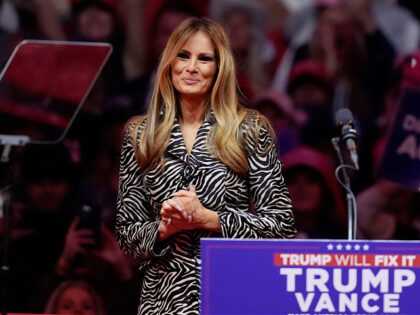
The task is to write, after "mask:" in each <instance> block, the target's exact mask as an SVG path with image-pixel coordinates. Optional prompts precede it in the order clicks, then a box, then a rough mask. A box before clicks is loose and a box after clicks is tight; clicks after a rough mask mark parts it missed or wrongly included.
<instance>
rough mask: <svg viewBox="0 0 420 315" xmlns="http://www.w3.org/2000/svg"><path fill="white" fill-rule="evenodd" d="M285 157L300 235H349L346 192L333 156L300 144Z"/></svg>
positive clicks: (298, 235) (334, 236) (338, 236)
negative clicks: (346, 223)
mask: <svg viewBox="0 0 420 315" xmlns="http://www.w3.org/2000/svg"><path fill="white" fill-rule="evenodd" d="M282 161H283V162H284V178H285V181H286V183H287V187H288V189H289V192H290V197H291V200H292V204H293V209H294V215H295V218H296V228H297V230H298V234H297V236H296V237H297V238H345V237H346V228H345V224H344V220H345V217H346V215H345V213H344V211H345V207H344V200H343V194H342V193H341V191H340V188H339V186H338V184H337V182H336V180H335V178H334V169H335V168H334V163H333V161H332V160H331V159H330V158H329V156H328V155H325V154H323V153H321V152H319V151H317V150H314V149H313V148H310V147H306V146H299V147H296V148H294V149H292V150H290V151H289V152H287V153H286V154H285V155H284V156H283V157H282Z"/></svg>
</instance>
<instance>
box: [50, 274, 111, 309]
mask: <svg viewBox="0 0 420 315" xmlns="http://www.w3.org/2000/svg"><path fill="white" fill-rule="evenodd" d="M44 313H45V314H78V315H106V314H107V312H106V311H105V307H104V303H103V298H102V297H101V296H100V295H99V293H98V292H97V291H96V290H95V289H94V288H93V287H92V286H91V285H90V284H89V283H87V282H85V281H81V280H79V281H64V282H62V283H61V284H60V285H59V286H58V287H57V288H56V289H55V290H54V291H53V292H52V293H51V296H50V298H49V299H48V302H47V304H46V306H45V310H44Z"/></svg>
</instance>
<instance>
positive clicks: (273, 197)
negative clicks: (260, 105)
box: [219, 127, 296, 238]
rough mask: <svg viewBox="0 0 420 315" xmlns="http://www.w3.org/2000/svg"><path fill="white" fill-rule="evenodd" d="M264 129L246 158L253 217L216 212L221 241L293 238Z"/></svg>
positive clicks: (234, 211) (288, 207)
mask: <svg viewBox="0 0 420 315" xmlns="http://www.w3.org/2000/svg"><path fill="white" fill-rule="evenodd" d="M271 142H272V139H271V136H270V134H269V133H268V132H267V128H265V127H262V128H261V129H260V135H259V140H258V144H257V145H256V148H255V150H254V152H253V154H250V155H248V180H249V187H250V193H251V198H252V202H253V205H254V207H255V211H256V213H255V214H254V213H250V212H245V211H238V210H237V209H234V208H232V207H226V208H225V209H224V210H222V211H219V218H220V223H221V227H222V234H223V237H227V238H291V237H293V236H294V235H295V234H296V230H295V228H294V218H293V213H292V205H291V201H290V198H289V193H288V190H287V188H286V186H285V183H284V178H283V175H282V171H281V170H282V164H281V162H280V161H279V160H278V158H277V153H276V150H275V147H274V146H272V145H271Z"/></svg>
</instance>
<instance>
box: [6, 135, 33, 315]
mask: <svg viewBox="0 0 420 315" xmlns="http://www.w3.org/2000/svg"><path fill="white" fill-rule="evenodd" d="M29 141H30V139H29V137H28V136H12V135H0V145H3V146H4V147H3V152H2V155H1V158H0V167H1V168H3V166H4V168H5V172H4V173H3V174H6V176H5V182H6V183H7V182H8V180H9V177H10V172H9V171H8V166H9V165H8V164H9V162H10V158H9V155H10V150H11V148H12V146H24V145H26V144H27V143H28V142H29ZM10 187H11V185H7V184H6V186H5V187H4V188H2V189H1V190H0V213H2V214H3V257H2V264H1V279H2V282H1V283H2V286H1V301H2V310H1V312H2V315H7V301H8V285H9V277H10V267H9V244H10V230H11V229H10V226H11V215H10V204H9V201H10V192H9V188H10Z"/></svg>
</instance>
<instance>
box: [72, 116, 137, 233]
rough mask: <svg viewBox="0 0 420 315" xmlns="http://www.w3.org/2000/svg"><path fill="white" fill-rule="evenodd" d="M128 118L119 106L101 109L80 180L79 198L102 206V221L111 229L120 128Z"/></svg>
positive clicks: (119, 147)
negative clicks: (96, 137)
mask: <svg viewBox="0 0 420 315" xmlns="http://www.w3.org/2000/svg"><path fill="white" fill-rule="evenodd" d="M128 118H129V117H128V116H127V112H126V111H122V110H119V109H109V110H107V111H106V112H105V113H104V115H103V117H102V119H101V122H100V124H99V129H100V130H99V136H98V141H97V144H96V146H95V149H94V152H93V153H92V155H93V157H92V159H91V160H90V161H89V162H88V163H86V167H85V169H84V170H83V176H82V178H81V183H80V198H81V200H82V202H83V203H87V204H89V205H92V206H94V207H96V208H99V209H101V218H102V222H103V223H104V224H105V225H106V226H107V227H108V228H109V229H111V230H113V229H114V223H115V210H116V208H115V200H116V198H117V191H118V175H119V162H120V153H121V141H122V131H123V129H124V124H125V123H126V122H127V121H128Z"/></svg>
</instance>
